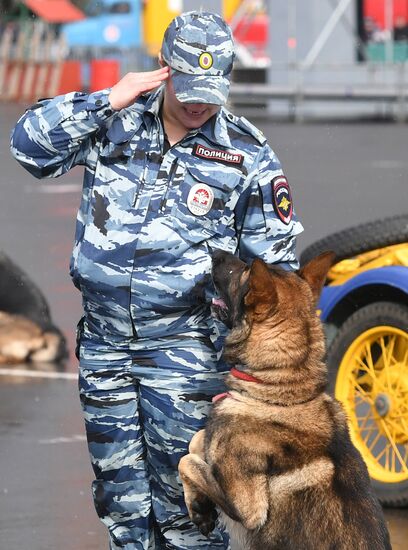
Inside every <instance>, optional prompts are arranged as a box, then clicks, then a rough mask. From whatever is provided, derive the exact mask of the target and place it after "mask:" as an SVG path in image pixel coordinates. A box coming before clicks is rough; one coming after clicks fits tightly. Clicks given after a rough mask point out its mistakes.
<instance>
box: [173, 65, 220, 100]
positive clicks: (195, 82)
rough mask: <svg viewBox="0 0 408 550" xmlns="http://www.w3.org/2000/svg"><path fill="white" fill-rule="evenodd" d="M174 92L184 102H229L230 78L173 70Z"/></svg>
mask: <svg viewBox="0 0 408 550" xmlns="http://www.w3.org/2000/svg"><path fill="white" fill-rule="evenodd" d="M171 74H172V82H173V87H174V93H175V94H176V97H177V99H178V100H179V101H181V102H182V103H211V104H212V105H225V104H226V103H227V99H228V94H229V87H230V79H229V78H228V77H226V76H222V75H220V76H218V75H217V76H210V75H208V76H206V75H205V76H204V75H194V74H186V73H181V72H179V71H176V70H174V69H173V70H172V73H171Z"/></svg>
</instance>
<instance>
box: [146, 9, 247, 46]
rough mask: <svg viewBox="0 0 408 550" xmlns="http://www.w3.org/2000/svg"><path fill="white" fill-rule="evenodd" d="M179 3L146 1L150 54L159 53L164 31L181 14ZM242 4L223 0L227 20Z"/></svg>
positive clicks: (147, 40) (147, 37)
mask: <svg viewBox="0 0 408 550" xmlns="http://www.w3.org/2000/svg"><path fill="white" fill-rule="evenodd" d="M179 4H180V3H179V2H177V1H175V0H148V2H145V3H144V7H143V13H142V19H143V21H142V22H143V41H144V45H145V48H146V51H147V53H148V54H149V55H150V56H152V57H155V56H157V55H158V53H159V51H160V48H161V44H162V40H163V35H164V31H165V30H166V28H167V26H168V25H169V23H170V21H171V20H172V19H173V18H174V17H176V16H177V15H179V14H180V12H179V11H178V9H177V8H178V5H179ZM240 4H242V0H223V16H224V18H225V19H226V20H227V21H229V20H230V19H231V18H232V17H233V15H234V13H235V12H236V11H237V9H238V8H239V6H240ZM181 5H182V4H181Z"/></svg>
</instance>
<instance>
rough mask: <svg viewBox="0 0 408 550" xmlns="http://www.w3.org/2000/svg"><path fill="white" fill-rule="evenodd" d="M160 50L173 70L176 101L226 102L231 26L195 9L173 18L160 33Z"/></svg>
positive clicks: (232, 43) (230, 62)
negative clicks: (161, 33)
mask: <svg viewBox="0 0 408 550" xmlns="http://www.w3.org/2000/svg"><path fill="white" fill-rule="evenodd" d="M161 53H162V56H163V60H164V61H165V62H166V63H167V65H169V67H170V68H171V69H173V70H172V73H171V74H172V82H173V86H174V91H175V94H176V97H177V99H178V100H179V101H181V102H183V103H212V104H215V105H224V104H225V103H226V101H227V98H228V92H229V86H230V78H231V71H232V65H233V61H234V56H235V53H234V42H233V39H232V32H231V29H230V28H229V26H228V25H227V24H226V23H225V21H224V20H223V19H222V17H220V16H219V15H217V14H215V13H210V12H198V11H191V12H187V13H183V14H181V15H179V16H178V17H175V18H174V19H173V21H172V22H171V23H170V25H169V26H168V27H167V29H166V32H165V34H164V38H163V44H162V50H161Z"/></svg>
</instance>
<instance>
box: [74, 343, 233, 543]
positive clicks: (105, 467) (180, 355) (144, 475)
mask: <svg viewBox="0 0 408 550" xmlns="http://www.w3.org/2000/svg"><path fill="white" fill-rule="evenodd" d="M225 370H226V367H225V365H223V364H222V363H220V362H219V354H218V353H217V352H216V351H215V349H214V347H213V346H212V344H211V342H210V341H209V340H208V339H207V338H205V337H202V336H200V335H198V334H197V335H191V334H189V335H187V336H185V337H180V336H178V337H172V338H163V339H157V340H154V341H152V340H149V341H146V340H144V341H143V342H142V341H140V340H133V341H127V342H124V341H123V340H122V341H120V342H109V343H107V341H106V340H102V339H101V338H100V337H99V338H97V337H94V336H90V335H86V334H82V336H81V345H80V375H79V388H80V398H81V404H82V408H83V412H84V417H85V426H86V433H87V439H88V446H89V452H90V455H91V461H92V466H93V469H94V472H95V477H96V479H95V481H94V482H93V487H92V490H93V497H94V503H95V508H96V511H97V513H98V515H99V517H100V519H101V520H102V522H103V523H104V524H105V525H106V526H107V528H108V530H109V535H110V548H111V550H116V549H119V548H120V549H126V550H139V549H140V550H161V549H174V550H175V549H177V550H178V549H180V550H181V549H183V550H184V549H186V550H187V549H194V550H210V549H211V550H216V549H219V550H221V549H225V548H229V546H228V538H227V536H226V534H225V533H223V532H222V530H220V529H219V528H217V529H216V530H215V531H214V532H213V533H212V535H211V536H210V538H205V537H203V536H202V535H201V533H200V532H199V531H198V529H197V528H196V527H195V526H194V525H193V524H192V523H191V522H190V520H189V517H188V514H187V510H186V506H185V503H184V499H183V492H182V485H181V482H180V479H179V476H178V472H177V466H178V463H179V460H180V458H181V457H182V456H183V455H184V454H186V452H187V448H188V443H189V442H190V440H191V438H192V436H193V435H194V433H195V432H197V431H198V430H199V429H201V428H202V427H203V426H204V424H205V420H206V417H207V414H208V411H209V408H210V406H211V398H212V396H214V395H215V394H217V393H220V392H221V391H223V389H224V384H223V373H224V372H225Z"/></svg>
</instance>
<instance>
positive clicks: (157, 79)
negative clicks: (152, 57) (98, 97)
mask: <svg viewBox="0 0 408 550" xmlns="http://www.w3.org/2000/svg"><path fill="white" fill-rule="evenodd" d="M169 72H170V69H169V67H162V68H161V69H157V71H149V72H145V73H127V74H126V75H125V76H124V77H123V78H122V79H121V80H119V82H118V83H117V84H115V86H113V88H112V90H111V93H110V94H109V102H110V104H111V106H112V108H113V109H115V111H119V110H120V109H124V108H125V107H129V105H132V103H134V102H135V101H136V99H137V98H138V97H139V96H140V94H143V93H144V92H149V91H150V90H154V88H157V87H158V86H160V84H161V83H162V82H164V81H165V80H166V78H168V76H169Z"/></svg>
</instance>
